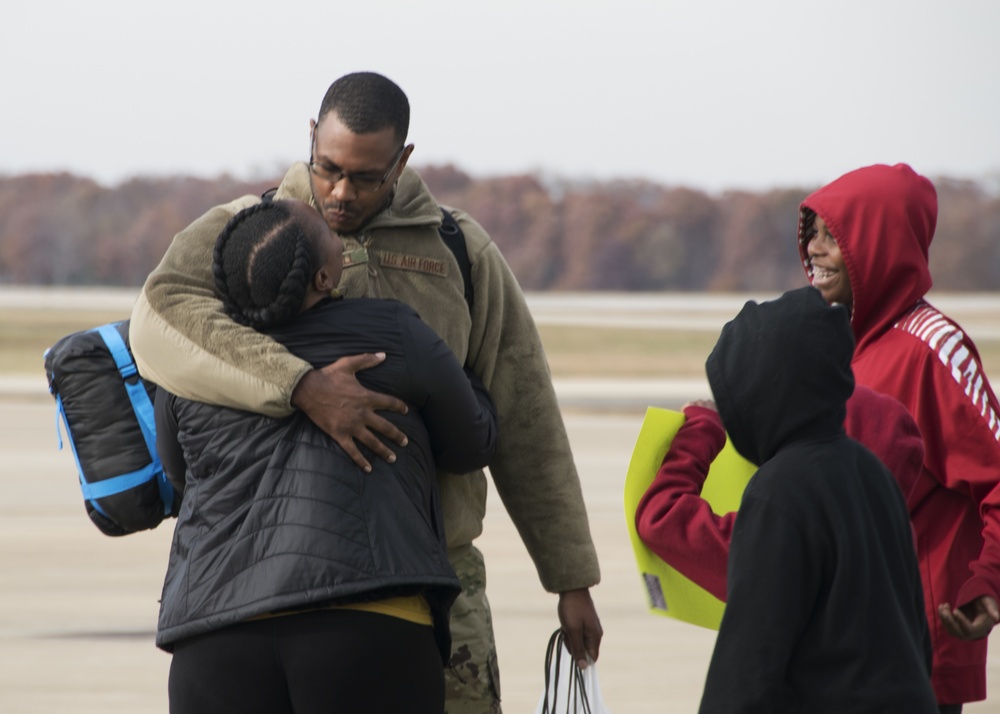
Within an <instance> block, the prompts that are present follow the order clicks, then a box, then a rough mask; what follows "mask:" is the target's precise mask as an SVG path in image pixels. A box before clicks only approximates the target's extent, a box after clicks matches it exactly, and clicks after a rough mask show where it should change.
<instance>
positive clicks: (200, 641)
mask: <svg viewBox="0 0 1000 714" xmlns="http://www.w3.org/2000/svg"><path fill="white" fill-rule="evenodd" d="M168 690H169V694H170V712H171V714H213V713H214V712H219V713H220V714H222V713H225V714H230V713H231V712H240V713H241V714H254V713H255V712H259V713H260V714H283V713H285V712H287V713H288V714H319V713H320V712H322V714H336V713H337V712H345V713H348V714H354V713H355V712H365V713H366V714H376V713H378V714H397V713H399V712H407V714H409V713H411V712H412V713H413V714H424V713H426V714H441V712H443V711H444V668H443V665H442V664H441V656H440V654H439V653H438V649H437V646H436V645H435V642H434V633H433V628H431V627H428V626H427V625H417V624H414V623H412V622H407V621H405V620H401V619H399V618H396V617H391V616H389V615H381V614H378V613H372V612H361V611H357V610H336V609H335V610H319V611H316V612H306V613H300V614H296V615H285V616H282V617H272V618H267V619H264V620H255V621H252V622H243V623H240V624H237V625H233V626H231V627H226V628H224V629H221V630H217V631H215V632H210V633H208V634H205V635H200V636H197V637H192V638H189V639H186V640H182V641H180V642H178V643H177V644H176V645H175V647H174V656H173V661H172V662H171V663H170V682H169V687H168Z"/></svg>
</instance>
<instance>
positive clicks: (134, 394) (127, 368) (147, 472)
mask: <svg viewBox="0 0 1000 714" xmlns="http://www.w3.org/2000/svg"><path fill="white" fill-rule="evenodd" d="M118 324H120V323H110V324H107V325H101V326H100V327H97V328H95V329H96V331H97V334H99V335H100V336H101V339H102V340H104V344H105V345H107V347H108V351H109V352H111V357H112V358H113V359H114V361H115V366H116V367H118V373H119V374H120V375H121V378H122V384H123V385H124V387H125V391H126V392H127V393H128V398H129V402H131V404H132V411H133V412H135V418H136V421H137V422H138V423H139V428H140V429H141V430H142V438H143V440H144V441H145V442H146V450H147V451H149V458H150V463H149V464H148V465H147V466H146V467H144V468H142V469H139V470H138V471H133V472H131V473H127V474H122V475H121V476H116V477H114V478H111V479H106V480H104V481H100V482H98V483H94V484H86V486H85V488H84V495H85V496H86V495H87V492H88V490H89V491H90V492H91V493H92V494H94V495H92V496H91V497H90V498H92V499H96V498H103V497H106V496H110V495H113V494H115V493H120V492H122V491H125V490H127V489H130V488H134V487H135V486H138V485H140V484H142V483H145V482H146V481H150V480H152V479H154V478H155V479H157V482H158V486H159V489H160V499H161V500H162V501H163V513H164V514H165V515H168V514H169V513H170V512H171V510H172V509H173V506H174V489H173V487H172V486H171V485H170V482H169V481H167V476H166V474H165V473H164V471H163V466H162V465H161V463H160V454H159V452H158V451H157V450H156V419H155V417H154V415H153V403H152V402H151V401H150V400H149V394H148V393H147V392H146V387H145V385H144V384H143V382H142V379H140V377H139V370H138V368H137V367H136V366H135V360H134V359H133V358H132V353H131V352H130V351H129V349H128V345H126V344H125V340H123V339H122V336H121V333H119V332H118ZM64 418H65V417H64ZM67 431H69V430H68V429H67ZM75 453H76V451H75V449H74V455H75ZM94 505H95V507H96V506H97V504H96V503H95V504H94Z"/></svg>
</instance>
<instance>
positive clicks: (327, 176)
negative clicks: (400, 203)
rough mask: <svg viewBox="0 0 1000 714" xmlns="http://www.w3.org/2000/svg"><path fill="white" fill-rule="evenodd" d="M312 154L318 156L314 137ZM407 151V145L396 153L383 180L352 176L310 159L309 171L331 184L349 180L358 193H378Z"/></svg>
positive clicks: (337, 167) (357, 175) (369, 176)
mask: <svg viewBox="0 0 1000 714" xmlns="http://www.w3.org/2000/svg"><path fill="white" fill-rule="evenodd" d="M310 149H311V150H310V154H311V155H312V156H315V155H316V137H315V136H313V140H312V146H311V147H310ZM405 150H406V145H405V144H404V145H403V146H401V147H399V151H397V152H396V157H395V158H394V159H393V160H392V164H390V166H389V170H388V171H386V172H385V173H384V174H383V175H382V176H381V178H379V177H375V176H372V175H371V174H366V173H358V174H352V173H350V172H348V171H344V170H343V169H342V168H340V167H339V166H336V165H334V164H329V163H320V162H318V161H316V160H315V159H313V158H311V157H310V159H309V170H310V171H311V172H312V174H313V176H315V177H316V178H319V179H322V180H324V181H326V182H328V183H330V184H336V183H340V181H341V179H345V178H346V179H347V180H348V181H350V182H351V185H352V186H354V188H356V189H357V190H358V191H365V192H367V193H378V192H379V191H381V190H382V187H383V186H384V185H385V182H386V181H388V180H389V176H391V175H392V172H393V171H395V170H396V166H397V165H398V164H399V160H400V159H402V158H403V152H404V151H405Z"/></svg>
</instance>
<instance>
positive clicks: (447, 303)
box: [130, 163, 600, 592]
mask: <svg viewBox="0 0 1000 714" xmlns="http://www.w3.org/2000/svg"><path fill="white" fill-rule="evenodd" d="M276 198H279V199H281V198H297V199H299V200H303V201H307V202H308V203H310V205H314V206H315V204H314V203H313V201H312V192H311V189H310V185H309V173H308V168H307V167H306V165H305V164H304V163H300V164H295V165H294V166H292V168H291V169H290V170H289V171H288V173H287V174H286V176H285V178H284V180H283V181H282V182H281V186H280V187H279V189H278V193H277V195H276ZM258 200H260V199H259V198H258V197H255V196H246V197H243V198H240V199H237V200H236V201H233V202H231V203H229V204H226V205H224V206H217V207H215V208H213V209H211V210H210V211H208V212H207V213H206V214H205V215H203V216H202V217H201V218H199V219H198V220H196V221H195V222H194V223H192V224H191V225H190V226H188V227H187V228H186V229H185V230H183V231H182V232H181V233H178V234H177V236H176V237H175V238H174V240H173V242H172V243H171V245H170V247H169V248H168V249H167V252H166V254H165V255H164V257H163V260H162V261H161V263H160V265H159V266H158V267H157V268H156V270H154V271H153V273H152V274H151V275H150V276H149V278H148V279H147V281H146V284H145V286H144V288H143V291H142V293H141V294H140V296H139V299H138V300H137V302H136V304H135V308H134V310H133V313H132V321H131V331H130V342H131V347H132V351H133V352H134V354H135V358H136V363H137V364H138V366H139V370H140V373H141V374H142V376H143V377H144V378H146V379H149V380H151V381H153V382H155V383H156V384H159V385H162V386H164V387H165V388H167V389H168V390H170V391H171V392H174V393H175V394H178V395H180V396H182V397H187V398H189V399H197V400H200V401H206V402H210V403H213V404H221V405H225V406H230V407H235V408H238V409H247V410H250V411H256V412H260V413H264V414H270V415H273V416H282V415H285V414H288V413H289V412H291V411H292V407H291V405H290V400H291V395H292V390H293V389H294V388H295V385H296V384H297V383H298V381H299V379H300V378H301V377H302V375H303V374H305V373H306V372H307V371H308V370H309V369H310V366H309V364H308V363H306V362H303V361H302V360H300V359H298V358H297V357H294V356H293V355H291V354H290V353H289V352H288V351H287V350H285V348H284V347H282V346H281V345H279V344H278V343H276V342H274V341H273V340H271V339H270V338H268V337H265V336H263V335H261V334H259V333H258V332H256V331H254V330H251V329H249V328H246V327H242V326H240V325H237V324H236V323H234V322H232V321H231V320H230V319H229V318H228V317H227V316H226V315H225V314H224V313H223V311H222V305H221V303H220V302H219V300H218V299H217V298H216V297H215V293H214V285H213V280H212V272H211V266H212V249H213V247H214V245H215V239H216V236H217V235H218V233H219V232H220V231H221V230H222V228H223V226H225V224H226V221H228V220H229V218H230V217H231V216H233V215H234V214H235V213H237V212H238V211H239V210H241V209H242V208H245V207H246V206H248V205H251V204H252V203H254V202H256V201H258ZM452 213H453V214H454V215H455V217H456V219H457V220H458V222H459V224H460V225H461V227H462V230H463V232H464V233H465V238H466V243H467V245H468V250H469V257H470V258H471V260H472V280H473V285H474V290H475V300H474V307H473V314H472V315H471V316H470V314H469V310H468V307H467V305H466V302H465V298H464V292H463V283H462V276H461V272H460V270H459V268H458V263H457V262H456V261H455V258H454V256H453V255H452V253H451V251H450V250H449V249H448V248H447V246H445V245H444V243H443V242H442V241H441V239H440V237H439V235H438V232H437V228H438V226H439V225H440V223H441V214H440V211H439V210H438V206H437V203H436V201H435V200H434V198H433V196H432V195H431V194H430V192H429V191H428V189H427V187H426V186H425V185H424V183H423V181H422V180H421V179H420V177H419V176H418V175H417V174H416V173H415V172H414V171H413V170H411V169H406V170H405V171H404V173H403V174H402V176H401V178H400V181H399V184H398V186H397V190H396V196H395V199H394V200H393V203H392V205H391V206H390V207H389V208H387V209H386V210H385V211H383V212H382V213H381V214H379V215H378V216H376V217H375V218H374V219H373V220H372V221H371V222H370V223H369V224H368V225H367V226H365V228H364V229H363V231H362V232H361V233H359V234H358V235H355V236H345V237H344V276H343V279H342V280H341V285H340V287H341V290H343V291H344V292H345V294H346V295H347V297H352V296H354V297H361V296H368V297H381V298H392V299H396V300H400V301H402V302H404V303H407V304H409V305H411V306H412V307H414V308H415V309H416V310H417V312H419V313H420V316H421V317H422V318H423V319H424V320H425V321H426V322H427V323H428V324H429V325H430V326H431V327H432V328H434V330H435V331H436V332H437V333H438V334H440V335H441V337H442V338H443V339H444V340H445V342H446V343H447V344H448V345H449V347H451V349H452V350H453V351H454V352H455V354H456V355H457V357H458V359H459V360H460V361H465V362H466V363H467V364H468V365H469V367H470V368H471V369H472V371H473V372H474V373H475V374H476V375H477V376H479V377H480V378H481V379H482V380H483V383H484V384H485V385H486V387H487V389H489V391H490V394H491V396H492V397H493V400H494V402H495V404H496V407H497V413H498V417H499V423H500V432H499V440H498V448H497V453H496V456H495V457H494V460H493V462H492V463H491V464H490V474H491V476H492V477H493V482H494V484H495V485H496V488H497V492H498V493H499V495H500V497H501V499H502V500H503V503H504V505H505V507H506V508H507V511H508V513H509V514H510V516H511V519H512V520H513V521H514V524H515V526H516V527H517V529H518V532H519V533H520V534H521V538H522V539H523V541H524V544H525V546H526V547H527V549H528V552H529V554H530V555H531V557H532V559H533V560H534V562H535V567H536V568H537V570H538V574H539V577H540V579H541V582H542V585H543V587H545V588H546V589H547V590H549V591H550V592H563V591H566V590H572V589H576V588H583V587H590V586H592V585H595V584H596V583H597V582H598V581H599V580H600V570H599V568H598V564H597V554H596V551H595V548H594V544H593V540H592V539H591V535H590V527H589V524H588V520H587V513H586V509H585V507H584V503H583V496H582V493H581V489H580V481H579V477H578V476H577V472H576V467H575V465H574V463H573V457H572V454H571V453H570V449H569V441H568V439H567V437H566V430H565V427H564V425H563V421H562V416H561V414H560V412H559V408H558V404H557V402H556V397H555V391H554V390H553V387H552V380H551V376H550V374H549V369H548V363H547V361H546V359H545V354H544V352H543V350H542V345H541V341H540V339H539V337H538V332H537V330H536V328H535V323H534V320H533V319H532V317H531V315H530V313H529V312H528V308H527V305H526V303H525V300H524V295H523V293H522V292H521V289H520V286H519V285H518V284H517V281H516V279H515V278H514V275H513V273H512V272H511V271H510V268H509V267H508V265H507V263H506V261H505V260H504V258H503V256H502V255H501V254H500V251H499V250H498V249H497V247H496V245H495V244H494V243H493V242H492V241H491V240H490V237H489V236H488V235H487V233H486V231H484V230H483V229H482V227H481V226H479V224H477V223H476V222H475V221H474V220H472V219H471V218H470V217H469V216H467V215H466V214H464V213H462V212H460V211H452ZM438 476H439V478H438V481H439V484H440V489H441V496H442V501H443V506H444V517H445V529H446V531H447V535H448V546H449V547H450V548H455V547H458V546H461V545H465V544H467V543H470V542H471V541H472V540H473V539H475V538H476V537H477V536H479V534H480V533H482V529H483V516H484V515H485V512H486V489H487V485H486V477H485V475H484V474H483V472H482V471H477V472H475V473H472V474H462V475H458V474H450V473H445V472H439V474H438Z"/></svg>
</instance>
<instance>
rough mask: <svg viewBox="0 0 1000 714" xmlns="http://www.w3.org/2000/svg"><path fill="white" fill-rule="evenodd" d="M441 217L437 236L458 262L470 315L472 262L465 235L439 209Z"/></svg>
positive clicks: (448, 216)
mask: <svg viewBox="0 0 1000 714" xmlns="http://www.w3.org/2000/svg"><path fill="white" fill-rule="evenodd" d="M441 216H442V218H444V220H443V221H442V222H441V227H440V228H438V234H439V235H440V236H441V240H442V241H444V244H445V245H446V246H448V248H449V249H450V250H451V252H452V253H453V254H454V255H455V260H456V261H458V268H459V270H461V271H462V282H463V283H464V285H465V302H466V304H468V306H469V312H470V313H471V312H472V304H473V297H474V295H473V290H472V261H471V260H470V259H469V248H468V246H467V245H466V244H465V234H464V233H463V232H462V227H461V226H459V225H458V221H456V220H455V217H454V216H453V215H451V213H450V212H449V211H448V210H447V209H446V208H441Z"/></svg>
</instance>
